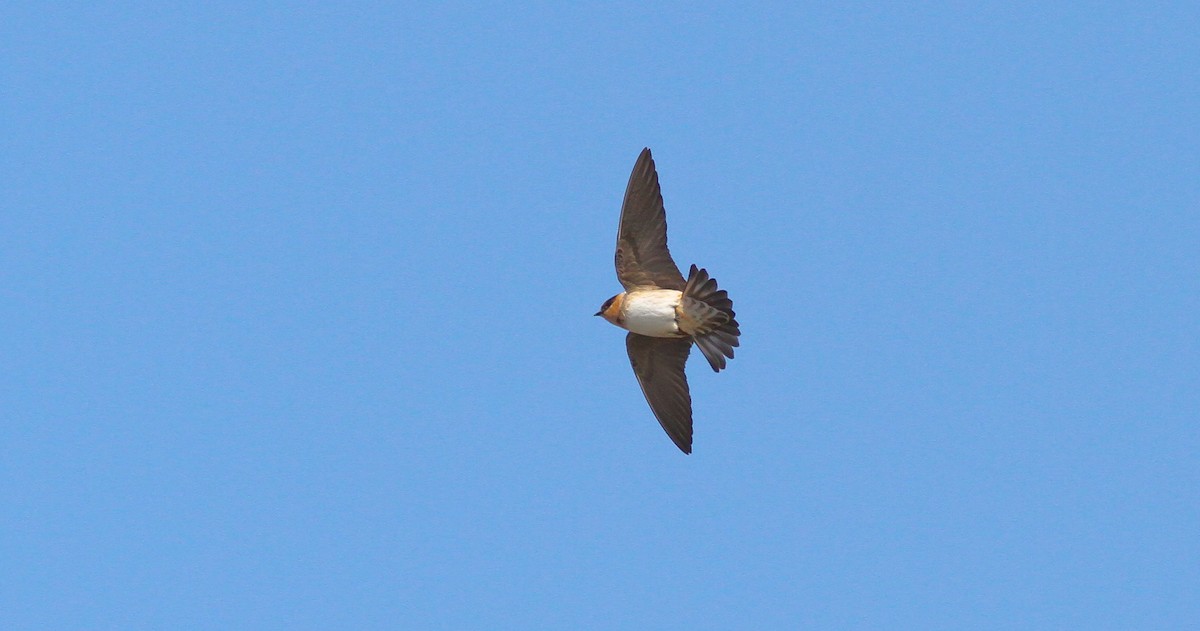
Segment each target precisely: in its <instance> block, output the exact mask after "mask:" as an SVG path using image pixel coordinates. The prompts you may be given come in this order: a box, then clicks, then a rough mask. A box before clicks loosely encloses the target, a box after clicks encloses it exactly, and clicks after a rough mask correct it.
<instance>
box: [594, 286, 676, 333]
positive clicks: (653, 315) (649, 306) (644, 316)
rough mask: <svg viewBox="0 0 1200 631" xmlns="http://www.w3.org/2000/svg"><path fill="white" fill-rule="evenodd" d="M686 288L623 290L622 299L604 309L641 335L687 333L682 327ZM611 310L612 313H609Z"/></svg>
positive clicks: (619, 323)
mask: <svg viewBox="0 0 1200 631" xmlns="http://www.w3.org/2000/svg"><path fill="white" fill-rule="evenodd" d="M682 298H683V292H681V291H677V290H674V289H642V290H635V291H630V292H626V293H623V294H621V300H619V301H614V302H613V306H612V307H609V310H608V311H606V312H605V313H603V314H602V315H603V316H604V319H605V320H608V321H609V322H612V323H613V324H615V325H617V326H619V327H621V328H623V329H625V330H627V331H630V332H632V333H637V334H638V335H646V336H649V337H686V336H687V333H685V332H683V331H682V330H681V329H680V327H679V309H680V304H679V303H680V302H681V299H682ZM610 312H611V313H610Z"/></svg>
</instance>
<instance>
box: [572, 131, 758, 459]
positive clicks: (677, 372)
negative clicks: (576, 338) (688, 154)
mask: <svg viewBox="0 0 1200 631" xmlns="http://www.w3.org/2000/svg"><path fill="white" fill-rule="evenodd" d="M614 262H615V264H616V268H617V280H619V281H620V283H621V285H622V287H624V288H625V291H623V292H621V293H619V294H617V295H615V296H613V297H612V298H609V299H608V300H606V301H604V304H603V305H602V306H601V307H600V311H597V312H596V314H595V315H597V316H600V317H603V318H604V319H605V320H607V321H609V322H610V323H612V324H615V325H616V326H618V327H621V328H623V329H625V330H627V331H629V333H628V334H627V335H626V336H625V349H626V351H627V352H628V353H629V363H630V365H631V366H632V367H633V374H634V375H635V376H636V377H637V380H638V384H639V385H640V386H641V388H642V394H643V395H644V396H645V397H646V403H649V404H650V410H651V411H652V412H653V413H654V417H655V418H656V419H658V422H659V424H660V425H662V428H663V430H665V431H666V432H667V436H669V437H670V438H671V440H672V441H673V442H674V443H675V446H677V447H679V449H680V451H682V452H683V453H685V454H690V453H692V396H691V393H690V391H689V389H688V382H687V374H686V373H685V371H684V367H685V365H686V364H687V359H688V355H689V354H690V353H691V350H692V345H693V344H695V345H696V346H698V347H700V352H701V353H702V354H703V355H704V358H705V359H707V360H708V364H709V366H711V367H712V369H713V371H714V372H720V371H721V370H722V369H723V368H725V365H726V362H725V360H726V358H729V359H733V349H734V347H736V346H738V337H739V336H740V335H741V334H742V333H741V330H740V329H739V328H738V322H737V320H736V319H735V316H736V314H735V313H734V311H733V301H732V300H730V299H729V294H728V292H726V291H725V290H724V289H719V288H718V287H717V281H716V279H714V278H712V277H710V276H709V274H708V271H707V270H705V269H703V268H699V267H696V265H695V264H693V265H692V266H691V269H689V270H688V276H687V278H686V279H685V278H684V277H683V274H681V273H680V272H679V268H678V267H677V266H676V265H675V261H674V259H672V258H671V252H670V250H668V249H667V213H666V209H665V208H664V207H663V198H662V191H661V190H660V188H659V185H658V171H657V170H656V169H655V166H654V158H653V156H651V155H650V149H649V148H648V147H647V148H644V149H642V152H641V154H639V155H638V158H637V162H635V163H634V165H633V173H631V174H630V176H629V184H628V185H627V186H626V187H625V199H624V201H623V202H622V204H621V219H620V221H619V223H618V227H617V250H616V255H615V256H614Z"/></svg>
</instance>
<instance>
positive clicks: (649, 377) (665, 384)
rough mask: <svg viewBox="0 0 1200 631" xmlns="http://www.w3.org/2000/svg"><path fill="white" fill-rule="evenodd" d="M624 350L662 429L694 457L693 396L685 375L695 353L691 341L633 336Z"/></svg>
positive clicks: (626, 341)
mask: <svg viewBox="0 0 1200 631" xmlns="http://www.w3.org/2000/svg"><path fill="white" fill-rule="evenodd" d="M625 348H626V350H628V351H629V363H630V364H632V365H633V374H635V375H637V380H638V384H639V385H641V386H642V394H644V395H645V396H646V402H647V403H649V404H650V410H651V411H653V412H654V417H655V418H657V419H658V423H659V425H662V428H663V429H664V430H666V432H667V436H670V437H671V440H673V441H675V445H676V446H677V447H679V449H680V450H681V451H683V453H685V454H690V453H692V395H691V394H690V393H689V392H688V382H687V375H686V374H684V371H683V367H684V365H685V364H686V363H687V358H688V353H689V352H690V351H691V350H692V341H691V339H688V338H683V339H679V338H667V337H647V336H645V335H638V334H637V333H630V334H629V335H628V336H626V337H625Z"/></svg>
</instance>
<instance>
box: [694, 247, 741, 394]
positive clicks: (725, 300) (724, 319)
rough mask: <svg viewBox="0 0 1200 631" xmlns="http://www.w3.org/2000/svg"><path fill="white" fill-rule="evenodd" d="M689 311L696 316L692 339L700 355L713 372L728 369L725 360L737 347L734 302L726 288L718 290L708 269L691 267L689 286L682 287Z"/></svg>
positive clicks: (737, 334)
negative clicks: (702, 355)
mask: <svg viewBox="0 0 1200 631" xmlns="http://www.w3.org/2000/svg"><path fill="white" fill-rule="evenodd" d="M683 298H684V301H685V303H686V305H685V306H686V310H687V311H688V312H689V313H694V314H695V317H693V318H691V320H692V322H691V324H692V325H693V331H692V339H694V340H695V342H696V346H699V347H700V352H701V353H703V354H704V358H705V359H707V360H708V364H709V365H710V366H712V369H713V372H720V371H721V369H722V368H724V367H725V358H726V357H728V358H729V359H733V349H734V348H735V347H736V346H737V345H738V336H739V335H741V334H742V332H741V331H740V330H739V329H738V322H737V320H736V319H734V316H736V315H737V314H735V313H734V312H733V301H732V300H730V299H729V294H728V293H727V292H726V291H725V290H724V289H718V288H717V281H716V279H715V278H711V277H710V276H709V275H708V271H707V270H703V269H700V268H697V267H696V266H695V265H692V268H691V269H690V270H688V279H687V285H686V286H685V287H684V288H683Z"/></svg>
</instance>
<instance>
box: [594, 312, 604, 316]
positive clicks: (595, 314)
mask: <svg viewBox="0 0 1200 631" xmlns="http://www.w3.org/2000/svg"><path fill="white" fill-rule="evenodd" d="M592 315H594V316H598V315H604V312H603V311H597V312H596V313H593V314H592Z"/></svg>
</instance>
